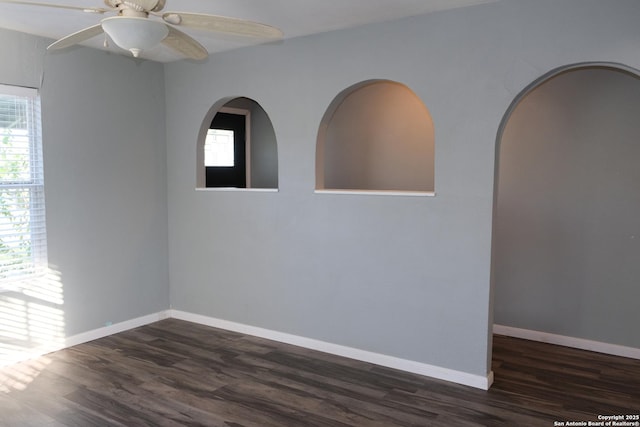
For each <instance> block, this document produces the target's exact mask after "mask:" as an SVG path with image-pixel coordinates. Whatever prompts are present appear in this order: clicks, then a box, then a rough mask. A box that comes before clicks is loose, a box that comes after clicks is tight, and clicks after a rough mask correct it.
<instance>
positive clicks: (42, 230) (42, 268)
mask: <svg viewBox="0 0 640 427" xmlns="http://www.w3.org/2000/svg"><path fill="white" fill-rule="evenodd" d="M0 94H1V95H8V96H15V97H19V98H23V99H26V101H27V117H26V119H27V137H28V138H29V176H28V178H25V179H17V180H9V179H6V177H2V176H0V191H1V192H3V193H4V192H5V191H7V190H9V191H11V190H20V189H23V190H25V191H28V194H29V198H28V209H29V216H28V220H27V221H26V222H27V223H28V226H27V230H28V231H27V232H23V233H22V234H21V237H22V238H25V236H26V238H28V239H29V244H30V250H29V253H28V255H26V256H25V257H24V259H22V260H21V262H20V263H19V264H14V265H13V267H11V266H10V264H8V263H7V264H5V263H0V290H3V289H5V290H6V289H19V288H23V287H26V286H28V282H29V281H30V280H31V279H33V278H34V277H36V276H42V275H44V274H46V272H47V267H48V261H47V240H46V218H45V199H44V171H43V153H42V134H41V124H40V99H39V96H38V91H37V89H33V88H26V87H20V86H9V85H3V84H0ZM7 135H9V132H8V131H7V130H6V129H5V128H0V141H1V139H2V138H4V137H6V136H7ZM0 149H5V150H7V147H5V146H4V144H2V145H0ZM0 161H2V159H1V158H0ZM7 200H9V205H8V206H9V209H10V208H11V206H12V205H11V201H12V200H11V199H10V198H8V199H7ZM18 210H19V209H18ZM0 215H2V212H0ZM9 222H10V221H5V222H4V223H3V224H2V225H3V226H2V227H0V239H3V238H6V239H7V241H9V240H10V239H11V238H12V230H11V228H10V227H11V226H13V224H10V223H9ZM14 233H15V232H14ZM15 235H20V233H17V234H14V236H15ZM3 240H4V239H3ZM4 261H6V259H5V260H4Z"/></svg>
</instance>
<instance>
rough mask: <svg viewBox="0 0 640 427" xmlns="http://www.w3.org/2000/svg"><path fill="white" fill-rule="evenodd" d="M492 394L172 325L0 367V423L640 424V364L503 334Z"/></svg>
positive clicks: (233, 426)
mask: <svg viewBox="0 0 640 427" xmlns="http://www.w3.org/2000/svg"><path fill="white" fill-rule="evenodd" d="M493 370H494V373H495V383H494V385H493V387H492V388H491V389H490V390H489V391H483V390H477V389H473V388H470V387H465V386H461V385H456V384H451V383H447V382H444V381H438V380H433V379H429V378H425V377H421V376H418V375H413V374H408V373H405V372H400V371H396V370H393V369H389V368H384V367H380V366H376V365H372V364H368V363H363V362H357V361H353V360H350V359H345V358H340V357H337V356H332V355H328V354H324V353H319V352H314V351H311V350H306V349H302V348H299V347H294V346H289V345H286V344H281V343H276V342H272V341H268V340H264V339H260V338H256V337H249V336H244V335H240V334H236V333H232V332H228V331H223V330H218V329H214V328H209V327H205V326H202V325H197V324H193V323H189V322H184V321H180V320H175V319H167V320H163V321H160V322H157V323H154V324H152V325H148V326H144V327H140V328H137V329H133V330H130V331H127V332H123V333H120V334H117V335H113V336H110V337H107V338H102V339H99V340H96V341H92V342H90V343H86V344H82V345H78V346H75V347H72V348H69V349H66V350H62V351H59V352H56V353H52V354H50V355H47V356H44V357H41V358H39V359H36V360H33V361H29V362H26V363H22V364H19V365H15V366H13V367H10V368H5V369H3V370H0V425H2V426H19V427H24V426H37V427H43V426H79V427H86V426H226V427H241V426H246V427H249V426H259V427H268V426H365V427H369V426H371V427H377V426H384V427H390V426H553V425H554V421H559V422H566V421H597V416H598V415H599V414H600V415H617V414H627V415H632V414H640V361H638V360H632V359H625V358H619V357H613V356H606V355H602V354H597V353H591V352H586V351H581V350H575V349H568V348H564V347H558V346H553V345H549V344H541V343H535V342H529V341H524V340H519V339H515V338H507V337H502V336H496V337H495V338H494V361H493Z"/></svg>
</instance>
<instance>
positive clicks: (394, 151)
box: [316, 80, 434, 193]
mask: <svg viewBox="0 0 640 427" xmlns="http://www.w3.org/2000/svg"><path fill="white" fill-rule="evenodd" d="M316 190H328V191H330V190H346V191H354V192H358V191H392V192H395V191H397V192H422V193H433V191H434V129H433V121H432V119H431V115H430V114H429V110H428V109H427V107H426V106H425V105H424V103H423V102H422V101H421V100H420V98H419V97H418V96H417V95H416V94H415V93H414V92H413V91H412V90H411V89H409V88H408V87H407V86H405V85H403V84H401V83H397V82H393V81H389V80H370V81H365V82H362V83H359V84H356V85H354V86H351V87H349V88H347V89H346V90H344V91H342V92H341V93H340V94H338V96H337V97H336V98H335V99H334V100H333V102H332V103H331V104H330V105H329V107H328V108H327V111H326V112H325V114H324V117H323V118H322V122H321V123H320V129H319V131H318V139H317V145H316Z"/></svg>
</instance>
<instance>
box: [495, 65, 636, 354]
mask: <svg viewBox="0 0 640 427" xmlns="http://www.w3.org/2000/svg"><path fill="white" fill-rule="evenodd" d="M566 68H568V69H564V70H558V71H554V72H552V73H550V74H549V75H547V76H545V77H543V78H542V79H540V80H539V81H537V82H535V83H534V84H533V85H531V86H530V87H529V88H527V90H525V91H524V92H523V94H522V95H520V96H519V97H518V98H516V101H514V103H513V104H512V105H513V107H512V109H510V113H508V114H507V116H506V117H505V121H503V123H504V126H503V128H502V129H503V130H502V133H501V135H500V136H499V140H498V142H499V162H498V165H497V173H498V175H497V185H496V189H497V196H496V205H495V211H494V212H495V221H494V232H493V233H494V234H493V246H494V255H493V258H494V259H493V265H494V272H493V273H494V280H493V282H494V295H495V299H494V309H495V312H494V317H495V318H494V320H495V323H496V324H499V325H503V326H510V327H514V328H521V329H526V330H533V331H542V332H547V333H550V334H557V335H562V336H567V337H574V338H583V339H588V340H593V341H599V342H603V343H610V344H618V345H623V346H629V347H636V348H640V336H639V335H638V333H637V327H636V325H638V324H640V310H638V309H637V301H638V300H639V299H640V286H638V283H640V263H639V262H638V260H640V192H639V191H638V183H639V182H640V168H639V167H638V163H639V162H640V122H639V121H638V117H640V78H638V74H637V73H636V72H635V71H634V72H630V70H628V69H622V68H619V67H617V66H605V65H602V64H595V65H584V64H581V65H579V66H572V67H566Z"/></svg>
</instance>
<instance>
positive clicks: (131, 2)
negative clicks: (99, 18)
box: [104, 0, 166, 13]
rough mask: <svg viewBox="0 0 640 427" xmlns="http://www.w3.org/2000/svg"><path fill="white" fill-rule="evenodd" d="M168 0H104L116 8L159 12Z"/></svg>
mask: <svg viewBox="0 0 640 427" xmlns="http://www.w3.org/2000/svg"><path fill="white" fill-rule="evenodd" d="M165 1H166V0H104V3H105V4H106V5H107V6H109V7H111V8H114V9H118V10H122V9H132V10H135V11H136V12H147V13H148V12H158V11H159V10H162V9H164V4H165Z"/></svg>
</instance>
